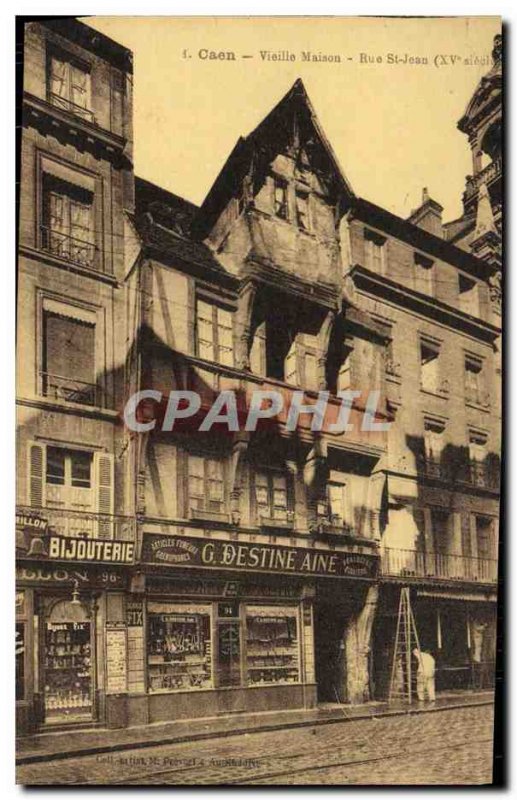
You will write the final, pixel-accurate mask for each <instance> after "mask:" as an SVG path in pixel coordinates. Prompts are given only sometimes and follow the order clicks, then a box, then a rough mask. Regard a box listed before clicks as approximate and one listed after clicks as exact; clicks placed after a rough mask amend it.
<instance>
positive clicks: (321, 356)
mask: <svg viewBox="0 0 517 800" xmlns="http://www.w3.org/2000/svg"><path fill="white" fill-rule="evenodd" d="M335 321H336V313H335V311H329V312H328V314H327V316H326V317H325V319H324V321H323V324H322V326H321V328H320V331H319V334H318V339H319V353H318V388H319V389H320V391H323V390H325V389H326V388H327V374H326V372H327V369H326V367H327V356H328V349H329V344H330V335H331V333H332V328H333V327H334V322H335Z"/></svg>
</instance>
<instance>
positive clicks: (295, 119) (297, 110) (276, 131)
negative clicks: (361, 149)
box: [194, 78, 354, 235]
mask: <svg viewBox="0 0 517 800" xmlns="http://www.w3.org/2000/svg"><path fill="white" fill-rule="evenodd" d="M295 125H298V126H301V127H303V128H304V129H305V132H307V131H308V130H310V131H311V136H312V137H313V139H314V141H315V142H317V143H318V145H319V149H320V151H321V154H322V158H323V160H324V161H325V162H326V163H325V164H324V166H325V168H326V170H327V171H328V173H329V174H330V175H331V176H332V180H333V182H334V183H335V184H336V187H338V188H339V191H340V193H342V194H343V195H345V196H346V197H350V198H352V197H353V196H354V192H353V189H352V187H351V185H350V183H349V182H348V180H347V178H346V176H345V174H344V172H343V170H342V168H341V165H340V164H339V161H338V159H337V156H336V154H335V153H334V150H333V149H332V146H331V144H330V142H329V140H328V139H327V136H326V135H325V132H324V131H323V128H322V127H321V124H320V122H319V120H318V118H317V115H316V112H315V110H314V108H313V105H312V103H311V101H310V99H309V96H308V94H307V91H306V89H305V86H304V85H303V81H302V80H301V79H300V78H298V80H296V81H295V83H294V84H293V86H292V87H291V88H290V89H289V91H288V92H287V94H286V95H284V97H283V98H282V99H281V100H280V102H278V103H277V105H276V106H275V107H274V108H273V109H272V110H271V111H270V112H269V113H268V114H267V116H266V117H264V119H263V120H262V122H260V123H259V124H258V125H257V127H256V128H255V129H254V130H253V131H252V132H251V133H250V134H248V136H246V137H242V136H241V137H240V138H239V139H238V140H237V143H236V144H235V147H234V148H233V150H232V152H231V153H230V155H229V156H228V158H227V160H226V162H225V164H224V165H223V167H222V169H221V171H220V173H219V175H218V176H217V178H216V180H215V182H214V184H213V185H212V187H211V189H210V191H209V192H208V194H207V196H206V198H205V200H204V201H203V204H202V205H201V208H200V211H199V214H198V216H197V218H196V220H195V223H194V228H195V230H196V232H197V233H198V235H205V234H206V233H207V231H208V230H209V229H210V227H211V225H212V224H213V223H214V222H215V220H216V219H217V217H218V216H219V214H220V213H221V211H222V210H223V208H224V206H225V204H226V203H227V202H228V200H229V199H230V198H231V197H233V196H235V194H236V193H237V192H238V191H239V189H240V187H241V185H242V181H243V179H244V177H245V175H246V174H247V173H248V172H249V169H250V166H251V163H252V160H253V158H254V155H255V154H256V153H257V151H260V152H262V153H267V152H269V153H270V154H271V155H272V156H274V155H276V154H277V153H278V152H280V149H279V148H280V147H281V146H282V144H283V143H284V141H285V140H286V139H287V140H289V138H291V137H292V136H293V134H294V128H295ZM322 166H323V164H322Z"/></svg>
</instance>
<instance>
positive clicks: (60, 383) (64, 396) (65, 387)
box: [40, 372, 99, 406]
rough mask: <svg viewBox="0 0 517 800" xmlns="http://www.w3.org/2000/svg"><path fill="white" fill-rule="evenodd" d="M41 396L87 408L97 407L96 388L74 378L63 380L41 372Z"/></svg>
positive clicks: (91, 384) (57, 376)
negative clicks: (81, 404)
mask: <svg viewBox="0 0 517 800" xmlns="http://www.w3.org/2000/svg"><path fill="white" fill-rule="evenodd" d="M40 375H41V386H42V394H43V395H44V396H45V397H52V398H54V399H55V400H67V401H68V402H70V403H84V404H85V405H87V406H96V405H99V398H98V394H99V393H98V391H97V386H96V385H95V384H94V383H86V381H79V380H77V379H76V378H65V377H64V376H63V375H53V374H51V373H50V372H41V373H40Z"/></svg>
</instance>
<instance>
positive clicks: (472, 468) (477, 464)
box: [465, 461, 499, 489]
mask: <svg viewBox="0 0 517 800" xmlns="http://www.w3.org/2000/svg"><path fill="white" fill-rule="evenodd" d="M465 477H466V481H467V482H468V483H470V484H471V485H472V486H479V487H481V488H485V489H499V470H498V469H496V468H495V466H490V465H488V464H486V463H485V462H484V461H470V462H469V463H468V464H467V469H466V476H465Z"/></svg>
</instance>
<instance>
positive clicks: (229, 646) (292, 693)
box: [126, 534, 376, 724]
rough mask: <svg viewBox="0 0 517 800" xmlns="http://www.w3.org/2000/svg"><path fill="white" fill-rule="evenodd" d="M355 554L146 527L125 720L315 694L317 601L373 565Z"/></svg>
mask: <svg viewBox="0 0 517 800" xmlns="http://www.w3.org/2000/svg"><path fill="white" fill-rule="evenodd" d="M375 568H376V560H375V558H374V557H371V556H369V555H368V556H363V555H361V554H359V553H351V552H339V551H334V550H321V551H320V550H315V549H311V550H307V549H303V548H297V547H284V546H279V545H266V544H256V543H243V542H239V543H238V542H236V541H231V542H230V541H226V540H222V539H215V538H204V537H187V536H184V535H178V536H168V535H167V536H163V535H157V534H144V537H143V548H142V565H141V569H142V576H141V582H140V592H139V593H137V594H135V593H133V594H131V595H128V597H127V598H126V603H127V605H126V610H127V613H126V621H127V632H128V676H127V677H128V724H136V723H137V722H138V723H143V722H155V721H163V720H168V719H178V718H185V717H196V716H210V715H212V714H224V713H232V712H233V713H235V712H242V711H259V710H260V711H263V710H274V709H285V708H312V707H314V706H315V705H316V703H317V702H318V692H317V685H316V674H315V655H314V608H315V602H316V600H317V597H318V588H319V586H320V584H321V583H323V582H325V581H327V582H328V581H331V583H332V584H333V586H334V591H335V593H336V595H337V594H339V592H342V593H346V592H347V591H349V590H350V585H351V584H354V582H355V581H356V580H357V574H358V573H360V574H361V578H360V580H364V577H365V572H369V573H370V574H373V571H374V570H375Z"/></svg>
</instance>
